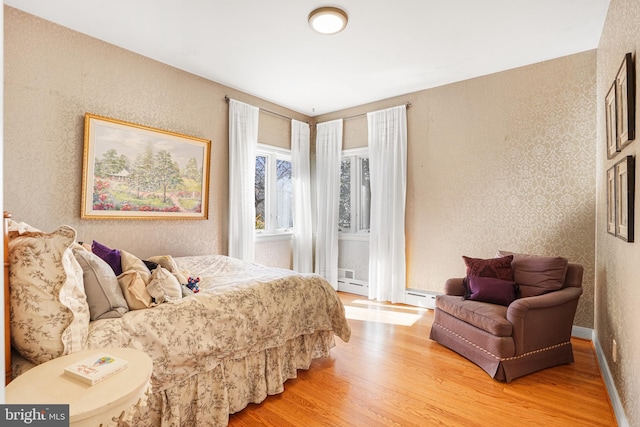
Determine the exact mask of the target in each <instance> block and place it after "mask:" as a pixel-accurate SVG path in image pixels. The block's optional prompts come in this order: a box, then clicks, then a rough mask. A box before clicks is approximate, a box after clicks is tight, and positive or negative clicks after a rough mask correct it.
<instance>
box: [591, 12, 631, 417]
mask: <svg viewBox="0 0 640 427" xmlns="http://www.w3.org/2000/svg"><path fill="white" fill-rule="evenodd" d="M638 28H640V4H639V3H638V1H637V0H611V2H610V4H609V11H608V14H607V19H606V21H605V25H604V29H603V31H602V37H601V38H600V44H599V45H598V67H597V69H598V72H597V75H598V103H597V106H598V115H597V117H598V127H597V134H598V143H597V150H596V163H597V169H596V171H597V174H596V183H597V204H598V205H597V206H598V216H597V236H596V239H597V246H596V282H595V283H596V288H595V291H596V292H595V310H596V314H595V329H596V334H597V337H598V341H599V343H600V345H601V346H602V350H603V352H604V355H605V356H606V358H607V365H608V367H609V370H610V371H611V374H612V376H613V379H614V381H615V386H616V389H617V391H618V394H619V395H620V400H621V402H622V406H623V408H624V411H625V414H626V416H627V418H628V422H629V425H631V426H640V399H639V398H638V397H639V396H640V375H638V372H639V370H640V356H638V355H639V354H640V333H639V332H638V324H639V323H640V322H639V320H640V316H639V315H638V307H639V306H640V293H639V292H638V285H639V283H638V277H640V233H638V227H637V225H636V231H635V243H626V242H624V241H622V240H621V239H618V238H616V237H614V236H611V235H609V234H608V233H607V217H606V216H607V213H606V212H607V211H606V207H607V199H606V186H605V183H606V171H607V169H609V168H610V167H611V166H612V165H613V164H614V163H616V162H617V161H619V160H620V159H621V158H622V157H623V156H635V157H636V165H637V162H638V153H639V152H640V141H638V139H640V138H639V137H638V132H637V131H636V141H634V142H632V143H631V144H629V145H627V146H626V147H625V148H624V149H623V150H622V152H621V153H618V154H617V156H615V157H614V158H613V159H610V160H609V159H607V152H606V136H605V110H604V104H605V95H606V94H607V91H608V90H609V87H610V86H611V84H612V82H613V80H614V79H615V76H616V74H617V72H618V68H619V67H620V64H621V63H622V60H623V58H624V56H625V54H626V53H627V52H631V53H632V55H633V60H634V62H635V70H636V80H635V84H636V87H637V85H638V78H637V75H638V73H639V71H640V70H639V69H638V56H637V54H638V47H639V46H640V32H639V31H638ZM639 94H640V91H639V90H637V89H636V98H635V102H636V105H640V104H639V101H640V97H639ZM639 112H640V109H638V108H636V119H635V120H636V129H638V127H637V126H638V125H637V124H640V114H639ZM639 189H640V187H639V185H638V166H636V187H635V194H636V200H635V224H639V218H640V215H639V214H638V213H639V212H640V203H638V198H639V195H640V192H639V191H640V190H639ZM614 339H615V340H616V342H617V353H618V356H617V361H615V362H614V361H613V357H612V352H613V349H612V346H613V340H614Z"/></svg>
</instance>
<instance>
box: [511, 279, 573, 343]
mask: <svg viewBox="0 0 640 427" xmlns="http://www.w3.org/2000/svg"><path fill="white" fill-rule="evenodd" d="M580 295H582V288H573V287H570V288H563V289H560V290H558V291H555V292H550V293H548V294H543V295H538V296H535V297H527V298H520V299H517V300H515V301H514V302H512V303H511V305H509V307H508V308H507V320H508V321H509V322H511V324H512V325H513V340H514V342H515V346H516V355H521V354H524V353H527V352H529V351H533V350H537V349H540V348H546V347H550V346H553V345H557V344H562V343H565V342H568V341H569V340H570V339H571V328H572V327H573V318H574V316H575V314H576V308H577V307H578V299H579V298H580Z"/></svg>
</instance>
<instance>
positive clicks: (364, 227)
mask: <svg viewBox="0 0 640 427" xmlns="http://www.w3.org/2000/svg"><path fill="white" fill-rule="evenodd" d="M369 177H370V175H369V151H368V149H367V148H360V149H357V150H346V151H343V152H342V160H341V164H340V208H339V217H338V227H339V230H340V231H341V232H342V233H368V232H369V228H370V227H369V220H370V218H371V211H370V209H371V184H370V178H369Z"/></svg>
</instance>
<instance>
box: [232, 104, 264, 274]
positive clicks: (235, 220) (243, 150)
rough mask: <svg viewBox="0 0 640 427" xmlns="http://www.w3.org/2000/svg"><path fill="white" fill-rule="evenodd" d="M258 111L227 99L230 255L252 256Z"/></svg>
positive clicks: (242, 257) (252, 258) (253, 252)
mask: <svg viewBox="0 0 640 427" xmlns="http://www.w3.org/2000/svg"><path fill="white" fill-rule="evenodd" d="M259 113H260V110H259V109H258V107H254V106H252V105H249V104H245V103H242V102H239V101H236V100H234V99H231V100H229V256H231V257H234V258H238V259H241V260H244V261H253V260H254V255H255V246H254V245H255V243H254V235H255V220H256V207H255V174H256V147H257V144H258V116H259Z"/></svg>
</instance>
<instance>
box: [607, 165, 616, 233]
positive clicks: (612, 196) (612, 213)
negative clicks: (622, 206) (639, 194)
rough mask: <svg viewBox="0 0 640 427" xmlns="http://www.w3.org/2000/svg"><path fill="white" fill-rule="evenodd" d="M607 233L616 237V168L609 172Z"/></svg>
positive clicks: (610, 169) (611, 168) (613, 167)
mask: <svg viewBox="0 0 640 427" xmlns="http://www.w3.org/2000/svg"><path fill="white" fill-rule="evenodd" d="M607 233H609V234H612V235H614V236H615V235H616V168H615V166H612V167H610V168H609V170H608V171H607Z"/></svg>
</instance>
